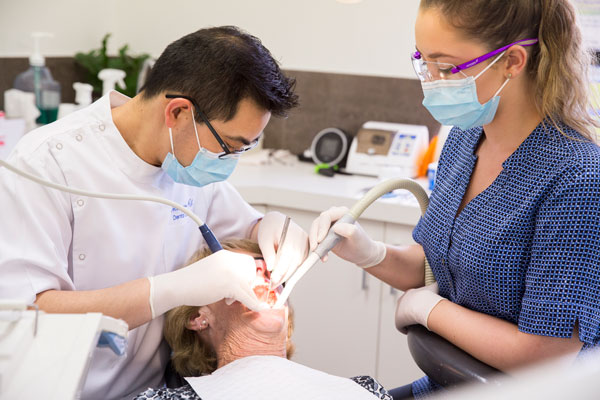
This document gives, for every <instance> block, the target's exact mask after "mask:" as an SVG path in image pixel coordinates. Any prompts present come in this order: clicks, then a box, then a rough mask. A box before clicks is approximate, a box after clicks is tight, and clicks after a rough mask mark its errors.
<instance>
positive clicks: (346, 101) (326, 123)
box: [0, 57, 439, 154]
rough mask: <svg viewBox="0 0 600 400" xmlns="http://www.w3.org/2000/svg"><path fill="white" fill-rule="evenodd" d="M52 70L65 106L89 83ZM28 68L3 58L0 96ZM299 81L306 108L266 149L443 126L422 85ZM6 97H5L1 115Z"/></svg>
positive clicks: (80, 74)
mask: <svg viewBox="0 0 600 400" xmlns="http://www.w3.org/2000/svg"><path fill="white" fill-rule="evenodd" d="M46 65H47V66H48V68H49V69H50V71H51V72H52V75H53V77H54V79H56V80H57V81H58V82H60V84H61V87H62V102H67V103H69V102H70V103H72V102H73V101H74V96H75V94H74V92H73V86H72V85H73V82H77V81H80V82H84V81H85V78H86V72H85V70H83V69H82V68H81V67H80V66H78V65H77V64H76V63H75V61H74V59H73V58H70V57H60V58H47V59H46ZM27 68H28V60H27V59H26V58H0V94H3V93H4V91H5V90H6V89H9V88H11V87H12V85H13V81H14V78H15V77H16V75H17V74H18V73H20V72H22V71H25V70H26V69H27ZM287 73H288V74H289V75H291V76H293V77H295V78H296V82H297V83H296V90H297V93H298V94H299V96H300V103H301V105H300V107H298V108H297V109H295V110H293V111H292V112H291V113H290V115H289V117H288V118H287V119H281V118H272V119H271V122H270V123H269V125H268V126H267V128H266V129H265V142H264V146H265V147H268V148H283V149H288V150H290V151H291V152H292V153H294V154H300V153H301V152H302V151H303V150H305V149H306V148H308V147H310V143H311V140H312V138H313V137H314V136H315V135H316V134H317V133H318V132H319V131H320V130H321V129H324V128H328V127H337V128H340V129H342V130H344V131H346V132H347V133H348V134H350V135H352V136H354V135H355V134H356V132H357V131H358V129H359V128H360V126H361V125H362V123H364V122H366V121H386V122H401V123H406V124H419V125H427V126H428V127H429V132H430V136H432V135H434V134H435V133H437V130H438V128H439V124H438V123H437V122H436V121H435V120H434V119H433V118H432V117H431V116H430V115H429V113H428V112H427V110H425V108H423V106H422V105H421V101H422V98H423V95H422V92H421V85H420V84H419V82H418V81H417V80H412V79H399V78H384V77H373V76H358V75H342V74H331V73H322V72H305V71H287ZM3 106H4V96H3V95H0V110H1V109H2V108H3Z"/></svg>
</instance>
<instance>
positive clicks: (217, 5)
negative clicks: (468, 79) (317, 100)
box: [0, 0, 419, 78]
mask: <svg viewBox="0 0 600 400" xmlns="http://www.w3.org/2000/svg"><path fill="white" fill-rule="evenodd" d="M1 2H2V3H3V4H2V6H1V8H0V10H1V12H0V38H1V39H0V57H22V56H27V55H29V53H30V49H31V40H30V38H29V33H30V32H31V31H33V30H37V31H49V32H53V33H54V34H55V37H54V38H53V39H46V40H45V43H44V44H43V46H42V49H43V52H44V54H45V55H47V56H72V55H73V54H74V53H76V52H77V51H87V50H89V49H92V48H96V47H98V46H99V43H100V39H101V37H102V36H103V34H104V33H106V32H113V37H112V39H111V42H110V48H111V49H112V50H113V51H114V50H116V49H117V48H118V47H120V46H121V45H122V44H124V43H128V44H129V45H130V47H131V48H132V49H133V50H134V51H136V52H147V53H150V54H152V55H154V56H158V55H159V54H160V52H161V51H162V50H163V48H164V47H165V46H166V45H167V44H168V43H170V42H171V41H173V40H176V39H177V38H179V37H180V36H182V35H184V34H186V33H189V32H192V31H194V30H196V29H199V28H201V27H206V26H215V25H225V24H231V25H237V26H240V27H241V28H243V29H245V30H247V31H249V32H250V33H252V34H254V35H256V36H258V37H260V38H261V39H262V41H263V42H264V44H265V45H266V46H267V47H268V48H269V49H270V50H271V52H272V53H273V55H274V56H275V57H276V58H277V59H278V60H279V61H280V62H281V64H282V66H283V67H284V68H286V69H294V70H301V71H321V72H334V73H346V74H357V75H374V76H388V77H401V78H413V76H414V73H413V72H412V67H411V65H410V62H409V59H408V54H409V52H410V51H411V49H413V48H414V44H413V42H414V38H413V36H414V34H413V27H414V19H415V17H416V12H417V7H418V3H419V1H418V0H363V1H362V2H361V3H359V4H340V3H338V2H336V1H335V0H252V1H242V0H211V1H207V0H180V1H176V2H175V1H168V0H167V1H165V0H161V1H158V0H98V1H91V0H79V1H77V0H21V1H17V0H2V1H1ZM0 73H1V72H0Z"/></svg>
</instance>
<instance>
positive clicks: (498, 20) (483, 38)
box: [420, 0, 600, 140]
mask: <svg viewBox="0 0 600 400" xmlns="http://www.w3.org/2000/svg"><path fill="white" fill-rule="evenodd" d="M420 7H421V9H429V8H436V9H438V10H439V11H440V12H441V13H442V15H443V16H444V17H445V19H446V21H447V22H448V23H449V24H450V25H451V26H453V27H455V28H456V29H458V30H460V31H461V32H462V33H464V34H466V36H467V37H469V38H472V39H474V40H476V41H478V42H480V43H483V44H484V45H486V46H487V47H488V49H489V50H490V51H493V50H495V49H497V48H500V47H502V46H505V45H507V44H509V43H513V42H516V41H517V40H521V39H530V38H538V39H539V43H538V44H537V45H534V46H530V47H526V49H527V52H528V54H529V59H528V61H527V67H526V68H527V70H526V71H527V74H528V76H529V78H530V82H531V87H532V90H533V94H534V95H533V98H534V101H535V105H536V108H537V110H538V112H539V113H540V115H542V116H545V117H548V118H549V119H550V121H552V124H553V125H554V126H555V127H557V128H558V130H559V131H560V132H563V130H562V129H561V128H560V124H561V123H564V124H566V125H568V126H570V127H572V128H574V129H576V130H577V131H579V132H580V133H581V134H583V135H584V136H586V137H587V138H589V139H590V140H593V139H594V138H595V133H594V131H593V127H594V126H596V127H598V126H600V122H599V121H598V120H597V118H594V117H593V116H592V115H591V114H590V113H589V109H590V101H589V100H590V95H589V83H588V81H587V76H588V74H587V70H588V66H589V65H590V64H591V60H592V58H591V57H592V56H591V52H588V51H586V50H585V49H584V48H583V45H582V37H581V32H580V30H579V28H578V26H577V24H576V11H575V9H574V8H573V5H572V4H571V2H570V1H569V0H421V5H420ZM596 117H597V115H596ZM563 133H564V132H563Z"/></svg>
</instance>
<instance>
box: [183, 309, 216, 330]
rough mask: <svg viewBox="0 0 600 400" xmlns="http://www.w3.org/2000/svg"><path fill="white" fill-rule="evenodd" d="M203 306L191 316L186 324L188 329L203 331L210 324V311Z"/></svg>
mask: <svg viewBox="0 0 600 400" xmlns="http://www.w3.org/2000/svg"><path fill="white" fill-rule="evenodd" d="M203 308H204V307H200V308H198V312H197V313H196V314H194V315H192V316H191V317H190V319H189V320H188V321H187V323H186V324H185V327H186V328H187V329H189V330H191V331H196V332H202V331H204V330H205V329H207V328H208V327H209V326H210V323H209V316H208V313H207V312H206V310H203Z"/></svg>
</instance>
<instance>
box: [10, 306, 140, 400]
mask: <svg viewBox="0 0 600 400" xmlns="http://www.w3.org/2000/svg"><path fill="white" fill-rule="evenodd" d="M28 307H29V306H28V305H27V304H25V303H24V302H19V301H4V300H3V301H0V398H1V399H56V400H63V399H78V398H80V395H81V390H82V388H83V384H84V382H85V379H86V376H87V371H88V369H89V366H90V362H91V359H92V357H91V356H92V353H93V352H94V350H95V349H96V347H102V346H103V344H104V343H106V345H107V346H109V347H110V349H106V350H102V351H114V352H115V353H117V354H119V355H123V354H124V353H125V350H126V344H127V332H128V329H129V328H128V326H127V324H126V323H125V322H124V321H121V320H119V319H115V318H111V317H107V316H104V315H102V314H100V313H88V314H46V313H45V312H43V311H38V310H28V309H27V308H28Z"/></svg>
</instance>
